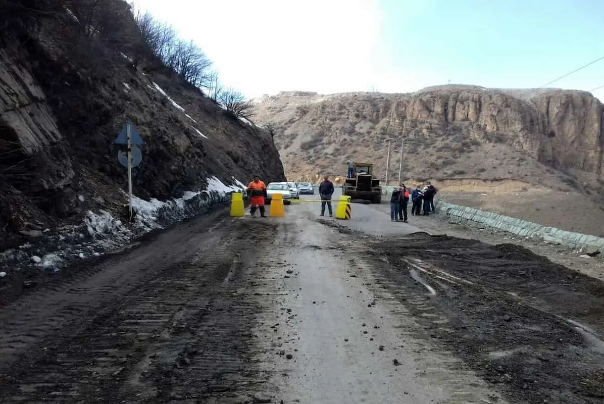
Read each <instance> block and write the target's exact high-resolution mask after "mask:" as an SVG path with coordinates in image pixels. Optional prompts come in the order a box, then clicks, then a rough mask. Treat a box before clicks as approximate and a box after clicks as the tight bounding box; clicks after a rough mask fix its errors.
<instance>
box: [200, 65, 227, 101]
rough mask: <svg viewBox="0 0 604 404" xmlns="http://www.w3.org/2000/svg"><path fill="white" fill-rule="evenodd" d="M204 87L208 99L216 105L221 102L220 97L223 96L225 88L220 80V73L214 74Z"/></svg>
mask: <svg viewBox="0 0 604 404" xmlns="http://www.w3.org/2000/svg"><path fill="white" fill-rule="evenodd" d="M204 87H205V88H206V89H207V96H208V98H210V99H211V100H214V102H216V103H218V102H220V95H221V94H222V91H223V88H222V84H220V80H219V79H218V73H216V72H212V73H211V74H210V76H209V79H208V82H207V84H206V85H205V86H204Z"/></svg>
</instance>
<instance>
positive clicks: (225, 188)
mask: <svg viewBox="0 0 604 404" xmlns="http://www.w3.org/2000/svg"><path fill="white" fill-rule="evenodd" d="M232 180H233V183H234V184H235V185H225V184H224V183H223V182H222V181H220V180H219V179H218V178H216V177H210V178H208V180H207V181H208V186H207V187H206V189H204V190H201V191H197V192H193V191H187V192H185V193H184V195H183V197H182V198H177V199H170V200H167V201H164V202H162V201H159V200H157V199H151V200H149V201H145V200H143V199H141V198H138V197H136V196H134V197H133V199H132V204H133V207H134V210H135V213H136V217H135V223H134V224H133V225H132V226H127V225H126V224H124V223H122V221H121V220H119V219H116V218H115V217H113V215H112V214H111V213H109V212H107V211H104V210H99V211H98V212H97V213H95V212H92V211H88V212H87V213H86V216H85V218H84V223H83V224H82V225H81V226H72V227H66V228H64V229H63V231H62V233H61V234H56V235H53V236H49V240H48V243H46V244H45V245H38V246H36V247H35V248H34V247H33V246H32V245H31V244H29V243H26V244H23V245H22V246H20V247H19V248H14V249H10V250H6V251H4V252H1V253H0V260H1V261H3V262H5V263H7V264H9V263H10V264H11V265H7V266H6V267H3V268H1V269H2V271H4V272H6V273H7V275H6V276H10V272H11V271H14V270H18V268H19V266H24V265H25V266H34V267H37V268H40V269H44V270H48V271H58V270H60V269H61V268H62V267H64V266H65V265H66V264H67V263H69V262H71V261H74V260H81V259H86V258H89V257H92V256H99V255H101V254H104V253H106V252H109V251H114V250H117V249H120V248H124V247H127V246H128V245H130V244H131V243H132V241H133V240H134V239H135V238H136V237H138V236H140V235H142V234H144V233H147V232H149V231H151V230H154V229H160V228H163V227H164V226H166V225H169V224H172V223H177V222H179V221H181V220H183V219H186V218H188V217H192V216H195V215H198V214H200V213H202V212H204V211H207V210H208V209H209V208H210V207H211V206H212V205H213V204H215V203H220V202H227V201H228V200H230V194H231V193H232V192H244V193H245V190H246V186H245V185H244V184H243V183H242V182H241V181H238V180H237V179H235V178H233V179H232Z"/></svg>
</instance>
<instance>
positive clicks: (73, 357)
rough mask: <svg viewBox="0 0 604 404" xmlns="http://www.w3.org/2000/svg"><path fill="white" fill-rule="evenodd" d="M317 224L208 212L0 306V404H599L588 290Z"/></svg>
mask: <svg viewBox="0 0 604 404" xmlns="http://www.w3.org/2000/svg"><path fill="white" fill-rule="evenodd" d="M317 213H318V206H317V205H316V204H315V203H312V202H302V203H299V204H294V205H292V206H289V207H287V217H286V218H284V219H277V218H271V219H260V218H256V219H251V218H244V219H232V218H229V217H227V216H226V212H218V213H215V214H213V215H211V216H206V217H203V218H200V219H197V220H195V221H191V222H188V223H185V224H183V225H181V226H179V227H177V228H175V229H173V230H170V231H167V232H165V233H162V234H159V235H156V236H153V237H148V238H147V239H146V240H143V241H142V242H141V244H140V245H138V246H136V247H134V248H132V249H130V250H128V251H126V252H123V253H121V254H118V255H114V256H112V257H109V258H107V259H105V260H104V261H102V262H100V263H95V264H91V265H89V266H88V267H83V268H73V269H70V270H68V271H65V272H64V273H62V274H61V275H60V278H57V279H52V280H51V281H49V282H40V284H39V285H38V287H36V288H34V289H32V290H30V291H28V292H27V293H26V294H23V295H21V296H19V297H16V298H11V299H5V303H4V304H3V306H1V307H0V386H2V388H1V389H0V401H1V402H7V403H12V402H41V401H50V402H102V403H116V402H149V403H151V402H173V403H196V402H203V403H254V402H256V403H260V402H271V403H280V402H283V403H505V402H509V403H521V402H550V403H559V402H564V403H596V402H603V400H604V343H603V342H602V334H603V333H604V320H603V316H602V310H603V307H604V285H603V284H602V283H601V282H600V281H596V280H593V279H591V278H588V277H585V276H583V275H579V274H577V273H575V272H573V271H571V270H569V269H567V268H564V267H561V266H557V265H554V264H552V263H550V262H549V261H547V260H544V259H542V258H540V257H538V256H535V255H533V254H532V253H530V252H528V251H525V250H522V249H520V248H518V247H515V246H487V245H483V244H481V243H479V242H477V241H474V240H462V239H455V238H450V237H442V236H440V237H439V236H435V237H432V236H429V235H427V234H425V233H424V234H422V233H417V232H418V231H421V229H420V228H417V227H414V226H412V225H407V224H402V223H391V222H390V220H389V218H388V216H387V215H386V214H384V213H383V212H382V211H380V210H379V209H376V208H375V207H372V206H360V205H355V206H353V220H352V221H350V222H346V223H342V222H339V221H338V222H336V221H335V220H334V219H330V218H319V217H318V216H317Z"/></svg>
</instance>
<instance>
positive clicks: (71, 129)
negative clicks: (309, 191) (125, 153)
mask: <svg viewBox="0 0 604 404" xmlns="http://www.w3.org/2000/svg"><path fill="white" fill-rule="evenodd" d="M111 1H114V2H115V3H116V4H118V5H120V6H121V7H123V8H127V7H128V6H127V4H126V3H125V2H122V1H121V0H111ZM39 4H42V2H41V3H39ZM39 4H37V3H34V4H32V5H31V7H30V8H28V9H33V8H34V7H37V6H38V5H39ZM44 4H49V5H50V6H49V7H51V6H53V4H54V3H52V2H44ZM4 7H6V6H4ZM53 7H54V6H53ZM20 10H21V9H18V10H17V12H20ZM23 10H26V9H23ZM127 15H128V16H129V17H127V18H126V19H125V20H124V21H123V23H124V24H126V25H128V24H129V26H128V27H126V28H125V32H126V34H125V35H124V38H125V39H124V40H123V41H122V42H120V43H114V42H103V41H102V40H101V39H100V38H95V37H94V36H91V35H88V36H87V35H82V37H81V38H80V37H77V38H79V39H78V40H75V39H74V38H76V37H75V35H76V34H78V35H79V33H81V32H84V34H87V33H88V32H87V31H82V30H83V28H82V26H81V24H80V22H79V20H78V19H77V18H76V17H75V16H74V15H73V13H71V12H70V11H69V10H67V9H64V8H62V7H60V8H56V7H54V8H53V12H52V13H51V12H44V13H40V14H39V15H36V16H35V19H34V20H35V29H32V28H31V27H30V26H29V25H28V24H22V25H23V26H20V25H19V24H16V25H15V26H16V28H15V29H17V31H8V32H9V33H10V34H11V35H9V36H6V35H3V37H2V38H0V45H1V46H0V241H2V238H3V237H9V236H10V234H11V233H15V232H19V231H22V230H24V229H28V228H29V229H30V230H31V229H36V230H43V229H45V228H53V227H58V226H61V225H64V224H68V223H82V216H83V214H84V213H85V212H86V211H87V210H91V209H105V210H108V211H111V212H118V211H120V210H121V206H122V204H123V203H125V202H126V197H125V193H124V190H127V178H126V170H125V169H124V168H123V167H122V166H120V165H119V163H118V161H117V152H118V150H117V149H116V146H112V144H111V143H112V141H113V140H114V139H115V137H116V136H117V134H118V133H119V132H120V130H121V128H122V127H123V125H124V124H125V123H126V121H127V120H132V122H133V123H134V124H135V126H136V128H137V130H138V132H139V133H140V134H141V136H142V137H143V139H144V140H145V145H144V146H143V162H142V164H141V165H140V166H139V167H138V168H136V169H135V170H134V173H133V175H134V193H135V195H137V196H139V197H141V198H145V199H147V198H149V197H154V198H158V199H166V198H170V197H180V196H182V195H183V192H185V191H189V190H190V191H199V190H203V189H205V187H206V186H207V184H208V179H209V178H210V177H213V176H215V177H217V178H218V179H219V180H221V181H222V182H223V183H224V184H227V185H228V184H233V183H234V181H235V179H236V180H239V181H242V182H246V181H248V180H250V179H251V177H252V175H253V174H255V173H258V174H259V175H261V176H262V177H263V178H264V179H265V180H266V181H271V180H283V179H284V178H285V177H284V174H283V167H282V165H281V162H280V160H279V155H278V152H277V150H276V148H275V146H274V143H273V139H272V137H271V135H270V134H269V133H268V132H267V131H265V130H262V129H261V128H260V127H258V126H256V125H254V124H252V123H251V122H247V121H242V120H240V119H238V118H236V117H234V116H232V115H230V114H228V113H226V112H225V111H223V110H222V109H221V108H220V107H219V106H218V105H216V104H215V103H214V102H213V101H211V100H209V99H208V98H206V97H205V96H204V95H203V94H202V92H201V91H200V90H199V89H197V88H194V87H192V86H190V85H189V84H187V83H185V82H184V81H182V80H180V79H179V78H178V77H176V76H174V75H173V74H172V73H171V72H170V71H168V70H167V69H166V68H163V67H162V66H158V63H157V61H152V63H151V62H149V63H146V62H145V61H144V60H141V61H138V63H137V65H136V66H135V64H134V63H133V62H132V60H131V57H132V53H133V49H134V45H133V44H132V43H131V41H132V40H133V39H132V38H135V36H132V35H134V34H132V35H131V33H132V32H134V33H135V29H134V28H133V27H134V20H133V19H132V16H131V14H130V13H129V12H128V13H127ZM112 18H113V17H112ZM15 20H16V19H15ZM21 28H22V29H21ZM0 29H7V28H6V27H5V26H3V25H2V24H0ZM86 29H88V28H87V27H86ZM4 33H6V32H4ZM12 34H14V35H12ZM95 35H96V34H95ZM91 37H92V38H91ZM1 244H2V243H1V242H0V247H1Z"/></svg>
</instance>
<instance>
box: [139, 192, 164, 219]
mask: <svg viewBox="0 0 604 404" xmlns="http://www.w3.org/2000/svg"><path fill="white" fill-rule="evenodd" d="M164 205H165V203H164V202H161V201H158V200H157V199H154V198H151V200H150V201H145V200H144V199H141V198H139V197H136V196H133V197H132V207H133V208H134V209H135V210H136V215H137V217H138V216H140V217H144V218H145V219H147V220H148V221H152V222H155V221H157V217H156V216H155V214H156V213H157V211H158V210H159V209H160V208H162V207H163V206H164Z"/></svg>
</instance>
